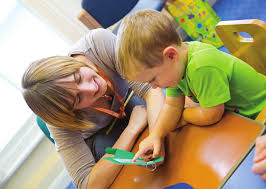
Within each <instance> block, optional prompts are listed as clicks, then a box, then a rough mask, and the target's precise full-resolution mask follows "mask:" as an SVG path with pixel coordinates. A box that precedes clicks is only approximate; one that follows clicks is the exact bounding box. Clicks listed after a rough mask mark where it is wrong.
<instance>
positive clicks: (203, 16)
mask: <svg viewBox="0 0 266 189" xmlns="http://www.w3.org/2000/svg"><path fill="white" fill-rule="evenodd" d="M168 10H169V12H170V13H171V14H172V15H173V16H174V18H175V19H176V20H177V21H178V23H179V24H180V26H181V27H182V28H183V29H184V30H185V31H186V32H187V34H188V35H189V36H190V38H191V39H192V40H197V41H201V42H205V43H210V44H212V45H214V46H215V47H217V48H219V47H221V46H223V43H222V41H221V40H220V38H219V37H218V35H217V34H216V32H215V26H216V24H218V22H220V21H221V20H220V18H219V17H218V16H217V14H216V13H215V11H214V10H213V9H212V7H211V6H210V5H209V3H208V2H207V1H206V0H175V1H173V3H171V4H169V6H168Z"/></svg>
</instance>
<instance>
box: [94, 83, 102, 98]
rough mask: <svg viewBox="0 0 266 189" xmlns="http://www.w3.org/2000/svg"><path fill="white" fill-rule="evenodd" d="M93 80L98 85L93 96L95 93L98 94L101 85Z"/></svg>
mask: <svg viewBox="0 0 266 189" xmlns="http://www.w3.org/2000/svg"><path fill="white" fill-rule="evenodd" d="M94 82H95V83H96V85H97V86H98V89H97V91H96V92H95V94H94V96H95V95H96V94H98V92H99V91H100V90H101V85H100V84H99V83H98V82H97V81H96V80H95V79H94Z"/></svg>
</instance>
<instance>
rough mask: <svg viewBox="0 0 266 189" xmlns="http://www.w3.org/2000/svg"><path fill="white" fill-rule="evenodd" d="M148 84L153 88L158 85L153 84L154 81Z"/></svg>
mask: <svg viewBox="0 0 266 189" xmlns="http://www.w3.org/2000/svg"><path fill="white" fill-rule="evenodd" d="M150 85H151V87H152V88H153V89H156V88H157V87H158V85H157V84H155V83H150Z"/></svg>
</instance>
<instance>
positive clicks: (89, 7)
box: [78, 0, 165, 30]
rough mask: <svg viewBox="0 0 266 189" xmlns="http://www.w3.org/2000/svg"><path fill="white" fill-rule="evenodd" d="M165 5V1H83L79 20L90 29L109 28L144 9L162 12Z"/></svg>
mask: <svg viewBox="0 0 266 189" xmlns="http://www.w3.org/2000/svg"><path fill="white" fill-rule="evenodd" d="M164 5H165V2H164V1H163V0H114V1H111V0H97V1H95V0H82V3H81V6H82V8H83V10H82V11H81V12H80V13H79V15H78V19H79V20H80V21H81V22H82V23H83V24H84V25H86V26H87V27H88V28H89V29H95V28H107V27H109V26H112V25H114V24H115V23H117V22H119V20H121V19H122V18H123V17H125V16H126V15H127V14H129V13H133V12H135V11H138V10H143V9H153V10H158V11H161V10H162V8H163V7H164ZM115 29H116V30H117V28H115ZM115 29H114V30H115Z"/></svg>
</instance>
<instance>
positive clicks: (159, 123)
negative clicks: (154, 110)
mask: <svg viewBox="0 0 266 189" xmlns="http://www.w3.org/2000/svg"><path fill="white" fill-rule="evenodd" d="M184 99H185V97H184V96H178V97H166V99H165V104H164V105H163V108H162V110H161V111H160V114H159V116H158V119H157V120H156V123H155V125H154V127H153V128H152V130H151V131H150V135H149V136H148V137H147V138H145V139H144V140H143V141H142V142H141V143H140V145H139V151H138V152H137V153H136V155H135V156H134V158H133V160H132V161H133V162H134V161H136V160H137V159H138V158H139V157H140V158H143V159H144V160H145V161H148V160H149V159H151V158H156V157H158V156H159V154H160V151H161V148H162V144H163V139H164V137H165V136H166V135H167V134H168V133H169V132H170V131H171V130H174V129H175V128H176V126H177V123H178V121H179V118H180V115H181V114H182V111H183V108H184V101H185V100H184Z"/></svg>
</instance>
